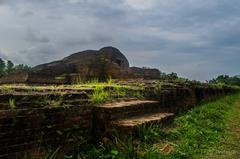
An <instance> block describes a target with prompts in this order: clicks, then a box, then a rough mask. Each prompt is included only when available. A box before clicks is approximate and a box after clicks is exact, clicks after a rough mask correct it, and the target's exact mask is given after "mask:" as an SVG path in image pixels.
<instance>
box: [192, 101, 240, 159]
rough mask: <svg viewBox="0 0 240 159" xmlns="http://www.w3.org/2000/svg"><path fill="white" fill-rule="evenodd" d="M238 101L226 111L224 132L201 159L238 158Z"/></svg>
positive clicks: (239, 111) (239, 127)
mask: <svg viewBox="0 0 240 159" xmlns="http://www.w3.org/2000/svg"><path fill="white" fill-rule="evenodd" d="M239 114H240V102H236V103H235V104H234V106H233V108H232V109H231V110H230V112H229V113H228V118H227V122H226V132H225V134H224V136H223V137H222V138H221V139H220V141H219V142H218V143H217V144H216V145H215V146H213V147H212V148H211V149H210V151H209V152H208V153H207V154H206V155H199V156H195V158H202V159H226V158H229V159H238V158H239V156H240V116H239Z"/></svg>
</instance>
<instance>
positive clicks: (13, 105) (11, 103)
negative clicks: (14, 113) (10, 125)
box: [8, 98, 16, 110]
mask: <svg viewBox="0 0 240 159" xmlns="http://www.w3.org/2000/svg"><path fill="white" fill-rule="evenodd" d="M8 103H9V107H10V109H11V110H13V109H14V108H15V107H16V102H15V99H14V98H9V101H8Z"/></svg>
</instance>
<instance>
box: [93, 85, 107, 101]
mask: <svg viewBox="0 0 240 159" xmlns="http://www.w3.org/2000/svg"><path fill="white" fill-rule="evenodd" d="M109 99H110V94H109V91H105V90H104V87H103V86H96V88H95V89H94V92H93V94H92V96H91V102H92V104H94V105H98V104H103V103H105V102H106V101H108V100H109Z"/></svg>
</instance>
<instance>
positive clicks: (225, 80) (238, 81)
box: [209, 75, 240, 86]
mask: <svg viewBox="0 0 240 159" xmlns="http://www.w3.org/2000/svg"><path fill="white" fill-rule="evenodd" d="M209 83H214V84H218V83H222V84H227V85H237V86H240V78H239V76H233V77H230V76H228V75H220V76H218V77H217V78H214V79H212V80H210V81H209Z"/></svg>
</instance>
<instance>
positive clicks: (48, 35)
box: [0, 0, 240, 80]
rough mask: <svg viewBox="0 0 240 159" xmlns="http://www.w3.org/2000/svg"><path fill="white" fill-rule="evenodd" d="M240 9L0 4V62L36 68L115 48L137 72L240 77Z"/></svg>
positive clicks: (49, 0) (173, 1)
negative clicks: (73, 55)
mask: <svg viewBox="0 0 240 159" xmlns="http://www.w3.org/2000/svg"><path fill="white" fill-rule="evenodd" d="M239 6H240V1H238V0H231V1H229V0H212V1H201V0H187V1H185V2H184V3H183V1H182V0H169V1H158V0H148V1H146V0H102V1H96V0H41V1H39V0H21V1H20V0H0V7H1V10H0V34H1V37H0V48H2V50H4V54H3V53H0V56H2V57H4V58H8V59H10V58H11V59H12V60H14V61H16V62H18V63H27V64H31V65H36V64H39V63H44V62H48V61H51V60H55V59H61V58H62V57H64V56H67V55H69V54H70V53H73V52H76V51H80V50H85V49H99V48H100V47H103V46H109V45H113V46H116V47H118V48H119V49H120V50H122V51H123V52H124V53H125V54H126V56H127V57H128V58H129V60H130V62H131V64H132V65H137V66H149V67H157V68H159V69H161V70H163V71H168V72H177V73H179V74H180V75H182V76H186V77H188V78H191V79H199V80H205V79H209V78H212V77H213V76H216V75H217V74H220V73H228V74H238V73H239V70H238V68H239V67H240V63H239V59H240V54H239V51H240V45H239V44H240V40H239V36H240V29H239V25H240V18H239V14H240V9H239ZM1 17H2V18H1ZM3 17H4V18H3ZM2 52H3V51H2Z"/></svg>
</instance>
